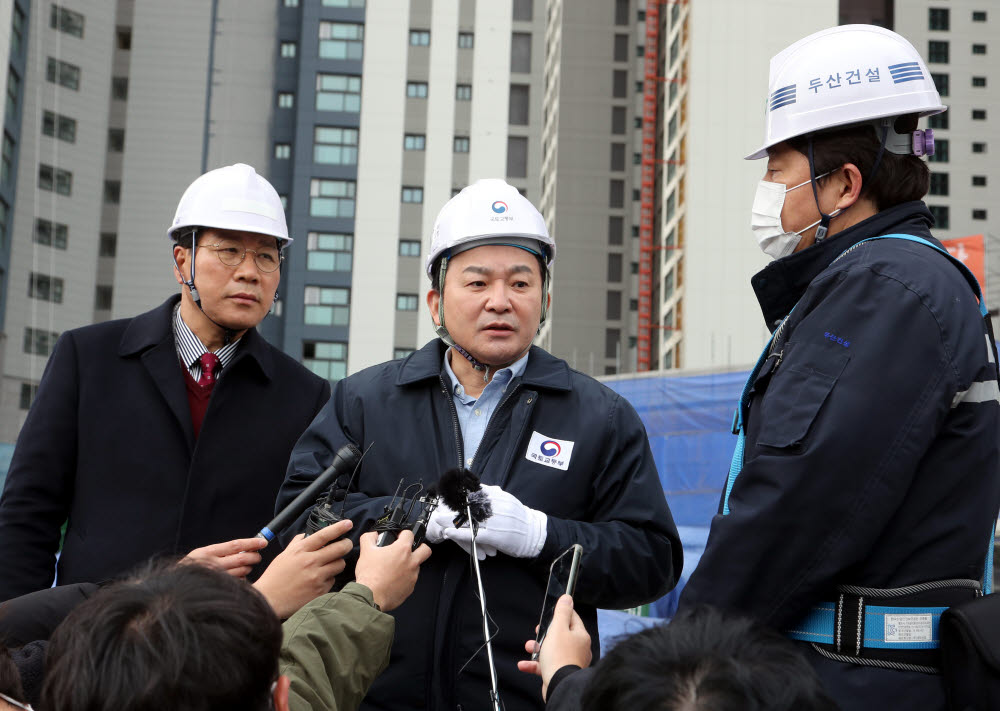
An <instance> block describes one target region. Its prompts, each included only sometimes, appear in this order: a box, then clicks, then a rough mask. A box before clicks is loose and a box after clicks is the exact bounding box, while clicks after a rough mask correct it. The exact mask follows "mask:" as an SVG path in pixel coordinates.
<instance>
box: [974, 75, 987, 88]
mask: <svg viewBox="0 0 1000 711" xmlns="http://www.w3.org/2000/svg"><path fill="white" fill-rule="evenodd" d="M972 86H974V87H975V88H977V89H982V88H985V87H986V77H972Z"/></svg>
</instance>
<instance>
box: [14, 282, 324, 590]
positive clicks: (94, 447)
mask: <svg viewBox="0 0 1000 711" xmlns="http://www.w3.org/2000/svg"><path fill="white" fill-rule="evenodd" d="M179 298H180V297H179V296H173V297H171V298H170V299H168V300H167V301H166V302H165V303H164V304H162V305H161V306H159V307H157V308H156V309H154V310H152V311H148V312H146V313H144V314H141V315H139V316H136V317H135V318H132V319H122V320H118V321H108V322H105V323H101V324H96V325H92V326H85V327H83V328H78V329H74V330H72V331H67V332H66V333H64V334H63V335H62V336H60V338H59V340H58V342H57V343H56V346H55V349H54V350H53V352H52V355H51V356H50V357H49V362H48V364H47V365H46V368H45V373H44V374H43V375H42V380H41V383H40V384H39V387H38V394H37V395H36V397H35V401H34V403H33V404H32V406H31V410H30V411H29V413H28V418H27V420H25V423H24V426H23V427H22V428H21V433H20V436H19V437H18V440H17V446H16V448H15V449H14V456H13V459H12V461H11V464H10V471H9V473H8V475H7V481H6V483H5V485H4V491H3V496H2V498H0V600H3V599H7V598H11V597H16V596H19V595H22V594H24V593H28V592H32V591H34V590H39V589H41V588H47V587H49V586H50V585H51V584H52V578H53V573H54V572H55V553H56V550H57V548H58V546H59V529H60V527H61V526H62V524H63V522H65V521H67V519H68V520H69V523H68V527H67V529H66V538H65V542H64V544H63V549H62V555H61V556H60V558H59V583H61V584H67V583H78V582H94V583H96V582H103V581H106V580H108V579H109V578H113V577H115V576H118V575H119V574H121V573H125V572H127V571H128V570H129V569H130V568H133V567H134V566H136V565H138V564H139V563H142V562H143V561H145V560H146V559H148V558H150V557H153V556H158V555H176V554H184V553H187V552H189V551H191V550H192V549H194V548H198V547H201V546H205V545H208V544H210V543H221V542H223V541H228V540H232V539H234V538H246V537H249V536H252V535H254V533H255V532H257V531H259V530H260V528H261V526H264V525H265V524H266V523H267V522H268V521H269V520H270V519H271V515H272V511H273V509H274V497H275V496H276V495H277V493H278V487H279V486H280V485H281V482H282V479H283V473H284V470H285V467H286V466H287V463H288V455H289V453H290V452H291V449H292V446H293V445H294V443H295V441H296V440H297V439H298V437H299V435H301V434H302V431H303V430H304V429H305V428H306V426H307V425H308V424H309V422H310V421H311V420H312V418H313V417H314V416H315V414H316V413H317V412H319V410H320V408H321V407H322V406H323V405H324V404H325V403H326V401H327V400H328V399H329V395H330V384H329V383H328V382H327V381H326V380H323V379H321V378H319V377H317V376H316V375H314V374H313V373H310V372H309V371H308V370H306V369H305V368H304V367H303V366H302V365H301V364H299V363H296V362H295V361H294V360H292V359H291V358H289V357H288V356H287V355H285V354H284V353H282V352H281V351H279V350H278V349H276V348H274V347H273V346H271V345H270V344H268V343H267V341H265V340H264V339H263V337H261V336H260V334H258V333H257V332H256V330H254V329H251V330H249V331H247V332H246V334H245V335H244V336H243V338H242V339H241V345H240V347H239V349H238V351H237V354H236V356H235V357H234V358H233V361H232V362H231V363H230V364H229V365H228V366H226V368H225V369H224V370H223V371H222V372H221V374H220V375H219V379H218V381H217V383H216V385H215V388H214V389H213V391H212V397H211V400H210V401H209V403H208V410H207V411H206V413H205V421H204V423H203V424H202V429H201V434H200V435H199V437H198V438H197V439H195V437H194V432H193V429H192V425H191V411H190V408H189V405H188V399H187V391H186V389H185V385H184V373H183V370H182V366H181V365H180V361H179V360H178V357H177V349H176V347H175V344H174V336H173V329H172V317H173V311H174V306H175V305H176V304H177V301H178V299H179ZM277 549H278V546H277V545H271V546H269V549H268V551H266V552H264V555H263V557H264V559H265V562H267V561H268V560H269V559H271V558H273V556H274V555H275V554H276V552H277ZM263 567H264V566H263V565H260V566H258V568H257V570H256V571H255V573H259V571H260V570H262V569H263Z"/></svg>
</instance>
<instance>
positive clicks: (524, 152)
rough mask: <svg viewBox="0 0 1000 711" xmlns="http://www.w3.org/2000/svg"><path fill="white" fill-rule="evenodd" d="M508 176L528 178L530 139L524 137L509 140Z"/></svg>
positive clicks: (512, 137)
mask: <svg viewBox="0 0 1000 711" xmlns="http://www.w3.org/2000/svg"><path fill="white" fill-rule="evenodd" d="M507 176H508V177H510V178H526V177H528V139H527V138H526V137H524V136H509V137H508V138H507Z"/></svg>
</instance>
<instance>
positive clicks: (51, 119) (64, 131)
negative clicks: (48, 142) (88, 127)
mask: <svg viewBox="0 0 1000 711" xmlns="http://www.w3.org/2000/svg"><path fill="white" fill-rule="evenodd" d="M42 133H44V134H45V135H46V136H52V137H53V138H58V139H59V140H61V141H66V142H67V143H75V142H76V120H75V119H71V118H69V117H68V116H63V115H62V114H57V113H55V112H53V111H43V112H42Z"/></svg>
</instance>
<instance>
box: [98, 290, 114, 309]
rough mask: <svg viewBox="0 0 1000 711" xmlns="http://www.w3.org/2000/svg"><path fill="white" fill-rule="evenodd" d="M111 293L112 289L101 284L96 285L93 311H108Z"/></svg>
mask: <svg viewBox="0 0 1000 711" xmlns="http://www.w3.org/2000/svg"><path fill="white" fill-rule="evenodd" d="M113 293H114V289H113V288H112V287H110V286H107V285H103V284H98V285H97V288H96V289H95V290H94V310H95V311H110V310H111V297H112V295H113Z"/></svg>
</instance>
